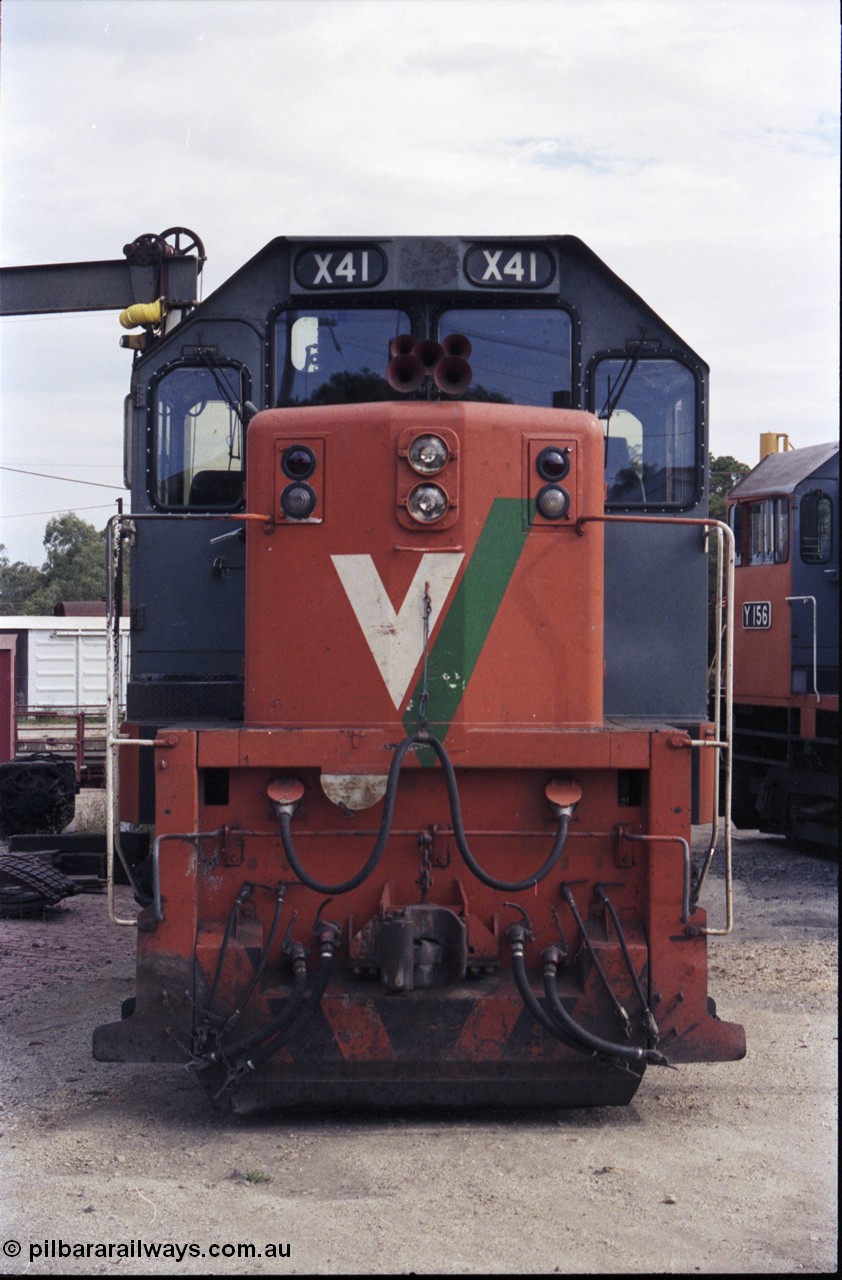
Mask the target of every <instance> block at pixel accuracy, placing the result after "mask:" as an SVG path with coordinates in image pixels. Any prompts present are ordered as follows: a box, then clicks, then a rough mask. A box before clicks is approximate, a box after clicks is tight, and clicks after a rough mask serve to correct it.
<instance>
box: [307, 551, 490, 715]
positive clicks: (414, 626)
mask: <svg viewBox="0 0 842 1280" xmlns="http://www.w3.org/2000/svg"><path fill="white" fill-rule="evenodd" d="M464 558H465V553H464V552H463V551H427V552H425V553H424V555H423V556H422V557H421V563H420V564H419V566H418V568H417V569H416V571H415V577H414V578H413V579H412V583H411V584H410V587H409V590H408V591H407V593H406V596H405V598H404V601H403V604H402V605H401V607H400V611H399V612H398V613H396V612H395V608H394V605H393V604H392V602H391V600H390V599H389V597H388V595H387V594H386V588H385V587H384V586H383V580H382V578H381V577H380V574H379V573H378V572H377V569H376V568H375V566H374V561H373V560H372V558H371V556H369V555H361V556H331V560H332V561H333V563H334V565H335V567H336V572H337V573H338V574H339V577H340V580H341V582H342V585H343V587H344V588H345V594H346V595H347V597H348V599H349V601H350V602H351V608H352V609H353V610H354V613H355V614H356V618H357V622H359V624H360V627H361V628H362V633H363V635H364V636H365V638H366V641H367V642H368V647H369V649H370V650H371V652H372V656H373V657H374V661H375V662H376V663H377V667H378V670H379V671H380V674H381V676H382V677H383V680H384V682H385V684H386V688H387V689H388V690H389V695H390V697H391V699H392V702H393V703H394V704H395V708H396V710H400V705H401V702H402V701H403V698H404V695H405V694H406V691H407V689H408V688H409V682H410V680H411V679H412V677H413V674H414V672H415V668H416V667H417V666H418V663H419V661H420V660H421V657H422V656H423V653H424V590H425V588H426V587H429V596H430V617H429V622H428V625H429V629H430V631H432V630H433V627H434V626H435V625H436V620H437V618H438V616H439V614H440V613H441V610H442V606H443V605H444V602H445V600H446V599H447V596H448V593H449V591H450V588H451V587H452V586H453V580H454V578H455V577H456V575H457V573H458V572H459V566H460V565H461V563H462V561H463V560H464Z"/></svg>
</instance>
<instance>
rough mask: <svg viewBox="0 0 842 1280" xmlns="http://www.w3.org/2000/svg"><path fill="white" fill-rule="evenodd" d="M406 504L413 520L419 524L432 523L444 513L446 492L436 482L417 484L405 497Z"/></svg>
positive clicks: (446, 501) (446, 502)
mask: <svg viewBox="0 0 842 1280" xmlns="http://www.w3.org/2000/svg"><path fill="white" fill-rule="evenodd" d="M406 505H407V509H408V511H409V514H410V515H411V516H412V518H413V520H417V521H418V522H419V524H432V523H433V522H434V521H435V520H441V518H442V516H443V515H444V514H445V513H446V511H447V506H448V499H447V494H446V493H445V491H444V489H440V488H439V487H438V485H437V484H419V485H416V487H415V488H414V489H413V490H412V493H411V494H410V495H409V497H408V498H407V500H406Z"/></svg>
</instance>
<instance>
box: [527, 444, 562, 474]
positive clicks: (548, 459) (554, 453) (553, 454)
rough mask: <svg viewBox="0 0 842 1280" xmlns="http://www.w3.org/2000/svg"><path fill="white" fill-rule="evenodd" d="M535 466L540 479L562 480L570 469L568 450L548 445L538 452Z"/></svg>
mask: <svg viewBox="0 0 842 1280" xmlns="http://www.w3.org/2000/svg"><path fill="white" fill-rule="evenodd" d="M535 466H536V468H537V471H538V475H539V476H540V477H541V479H542V480H550V481H553V482H557V481H559V480H563V479H564V477H565V476H566V475H567V473H568V471H569V470H570V453H569V450H567V449H560V448H559V447H558V446H557V445H550V446H549V447H548V448H546V449H542V450H541V452H540V453H539V454H538V457H537V459H536V462H535Z"/></svg>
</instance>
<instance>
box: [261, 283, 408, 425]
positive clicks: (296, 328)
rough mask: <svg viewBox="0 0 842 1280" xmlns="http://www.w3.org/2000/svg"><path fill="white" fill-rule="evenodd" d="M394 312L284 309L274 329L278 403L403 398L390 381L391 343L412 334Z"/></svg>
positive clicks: (405, 318)
mask: <svg viewBox="0 0 842 1280" xmlns="http://www.w3.org/2000/svg"><path fill="white" fill-rule="evenodd" d="M410 329H411V322H410V319H409V316H408V315H407V314H406V312H405V311H400V310H397V309H395V308H389V309H386V308H382V309H381V308H376V307H365V308H363V307H360V308H341V307H335V308H325V309H319V310H312V311H303V310H296V311H285V312H282V313H281V314H280V315H279V316H278V319H277V323H276V326H275V369H276V386H275V403H276V404H278V405H280V406H288V405H310V404H360V403H367V402H369V401H372V400H396V399H403V397H402V396H401V395H400V393H399V392H397V391H393V390H392V388H391V387H390V386H389V383H388V382H387V381H386V367H387V365H388V363H389V360H390V358H391V357H390V352H389V344H390V343H391V341H392V339H393V338H396V337H398V335H399V334H401V333H409V332H410Z"/></svg>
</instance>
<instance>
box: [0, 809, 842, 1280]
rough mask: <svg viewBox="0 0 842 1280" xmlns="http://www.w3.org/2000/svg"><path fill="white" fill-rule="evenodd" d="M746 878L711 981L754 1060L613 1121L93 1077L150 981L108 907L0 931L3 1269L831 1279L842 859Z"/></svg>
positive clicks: (654, 1074)
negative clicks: (209, 1092)
mask: <svg viewBox="0 0 842 1280" xmlns="http://www.w3.org/2000/svg"><path fill="white" fill-rule="evenodd" d="M695 835H696V841H695V843H696V844H697V847H702V846H703V845H704V841H705V835H706V833H705V831H704V830H703V829H701V828H700V829H698V830H697V831H696V833H695ZM734 861H735V874H736V885H735V905H736V927H735V931H734V934H733V935H732V936H731V937H730V938H724V939H714V940H713V941H712V943H711V952H712V961H711V978H710V990H711V993H712V994H713V995H714V997H715V998H716V1001H717V1005H718V1009H719V1013H720V1015H721V1016H722V1017H724V1018H727V1019H728V1020H729V1021H738V1022H742V1023H744V1025H745V1027H746V1033H747V1039H748V1056H747V1058H746V1059H745V1060H744V1061H743V1062H739V1063H722V1064H716V1065H708V1066H704V1065H692V1066H684V1067H682V1068H681V1069H680V1070H679V1071H658V1070H655V1069H650V1071H649V1072H648V1073H647V1075H646V1077H645V1078H644V1080H643V1083H642V1085H641V1088H640V1090H639V1091H638V1093H637V1095H636V1097H635V1099H634V1101H633V1103H632V1104H631V1105H630V1106H629V1107H627V1108H623V1109H616V1110H615V1109H609V1108H600V1109H595V1110H592V1111H573V1112H552V1111H551V1112H540V1111H530V1112H526V1113H522V1114H518V1115H515V1116H512V1115H508V1114H503V1113H501V1112H483V1113H480V1114H478V1115H466V1114H459V1113H457V1114H452V1115H445V1116H441V1115H438V1116H435V1117H431V1116H428V1115H424V1114H419V1113H407V1114H405V1115H397V1116H395V1115H393V1116H388V1117H384V1116H377V1115H356V1114H348V1113H344V1114H341V1115H339V1116H335V1115H315V1116H310V1117H308V1118H306V1119H300V1118H291V1117H290V1116H272V1117H266V1116H264V1117H257V1118H256V1117H246V1118H243V1117H236V1116H220V1115H217V1114H215V1113H214V1112H212V1111H211V1110H210V1109H209V1105H208V1103H207V1100H206V1098H205V1095H204V1094H203V1093H202V1091H201V1090H200V1088H199V1087H198V1085H197V1084H196V1082H195V1080H194V1078H193V1077H192V1075H191V1074H190V1073H189V1072H187V1071H185V1070H183V1069H182V1068H179V1067H144V1066H137V1065H116V1064H107V1063H97V1062H94V1061H93V1059H92V1057H91V1053H90V1035H91V1030H92V1028H93V1027H94V1026H95V1025H97V1024H98V1023H100V1022H104V1021H108V1020H111V1019H113V1018H114V1017H116V1016H117V1014H118V1011H119V1006H120V1003H121V1001H122V1000H123V999H124V998H125V997H126V996H127V995H130V994H131V992H132V990H133V958H132V948H133V939H132V937H131V932H130V930H127V929H119V928H117V927H115V926H112V925H109V924H108V923H107V919H106V907H105V901H104V899H103V898H95V897H89V896H84V897H81V896H80V897H75V898H71V899H67V900H66V901H65V902H64V903H63V904H61V905H60V906H59V907H58V908H56V909H55V910H53V911H50V912H48V913H46V914H44V915H43V916H42V917H39V918H35V919H5V920H0V994H2V995H3V997H4V999H3V1001H2V1006H0V1044H2V1068H0V1083H1V1084H2V1111H0V1129H2V1139H1V1140H2V1156H1V1157H0V1158H2V1168H3V1171H4V1175H5V1176H4V1192H3V1208H2V1217H1V1218H0V1222H1V1223H2V1230H0V1256H2V1264H0V1271H2V1273H3V1274H12V1275H19V1274H28V1275H87V1274H93V1275H109V1274H114V1273H122V1274H128V1275H182V1274H184V1275H202V1274H206V1273H210V1274H212V1275H269V1274H283V1273H289V1274H307V1273H317V1274H325V1273H334V1274H335V1273H343V1272H344V1273H348V1272H363V1273H369V1274H375V1273H379V1274H385V1273H391V1272H399V1273H407V1272H421V1273H430V1274H433V1273H437V1272H445V1273H466V1274H473V1273H477V1274H479V1273H492V1274H493V1273H504V1272H505V1273H521V1274H524V1273H533V1274H534V1273H545V1272H557V1273H567V1274H571V1273H577V1272H589V1273H597V1274H612V1273H613V1274H616V1273H628V1272H633V1273H636V1272H641V1273H652V1272H654V1273H666V1272H672V1273H679V1274H685V1273H694V1272H703V1273H704V1272H708V1273H717V1272H718V1273H722V1272H728V1273H734V1272H737V1273H743V1272H746V1273H748V1272H763V1273H767V1272H782V1273H790V1272H798V1271H802V1272H812V1273H816V1272H834V1271H835V1270H836V1266H837V1208H836V1206H837V1188H836V1168H837V1109H836V1099H837V1079H836V1069H837V1012H836V991H837V969H836V963H837V956H836V939H837V879H838V871H837V865H838V864H837V862H836V860H835V859H834V858H823V857H814V856H807V855H804V854H794V853H792V852H790V851H789V850H787V849H786V848H785V846H784V845H783V844H782V843H781V842H780V841H777V840H773V839H765V838H762V837H760V836H758V835H757V833H751V834H745V833H743V834H742V835H741V836H740V837H739V838H737V839H736V841H735V853H734ZM118 892H119V894H120V897H121V899H122V909H123V910H128V909H129V906H130V903H129V900H128V896H127V891H118ZM704 904H705V905H707V906H708V908H709V912H710V914H711V917H712V919H711V923H717V921H719V920H721V919H722V915H723V912H722V905H721V904H722V882H721V879H720V877H719V875H718V873H716V872H715V873H714V874H713V875H712V876H711V879H710V882H709V885H708V887H707V889H706V892H705V898H704ZM16 1245H19V1246H20V1252H19V1253H17V1254H16V1252H15V1249H16ZM243 1246H245V1250H244V1249H243ZM155 1249H158V1251H159V1252H158V1256H157V1257H155V1256H150V1253H149V1251H150V1250H155ZM62 1251H63V1252H62Z"/></svg>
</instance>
